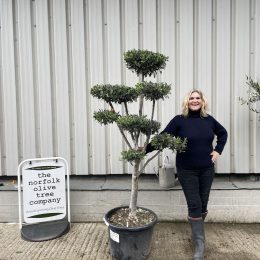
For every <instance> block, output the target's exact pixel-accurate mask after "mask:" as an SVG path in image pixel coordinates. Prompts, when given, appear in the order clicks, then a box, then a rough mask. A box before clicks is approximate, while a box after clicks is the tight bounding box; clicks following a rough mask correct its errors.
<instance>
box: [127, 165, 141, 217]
mask: <svg viewBox="0 0 260 260" xmlns="http://www.w3.org/2000/svg"><path fill="white" fill-rule="evenodd" d="M139 164H140V162H135V165H134V172H133V174H132V189H131V198H130V205H129V208H130V216H135V215H136V207H137V195H138V169H139Z"/></svg>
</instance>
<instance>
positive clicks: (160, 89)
mask: <svg viewBox="0 0 260 260" xmlns="http://www.w3.org/2000/svg"><path fill="white" fill-rule="evenodd" d="M136 89H137V91H138V93H139V94H141V95H143V96H144V97H145V99H146V100H151V101H153V100H159V99H164V98H166V97H168V96H167V95H168V94H169V93H170V91H171V85H169V84H167V83H163V82H161V83H154V82H151V81H150V82H142V83H138V84H136Z"/></svg>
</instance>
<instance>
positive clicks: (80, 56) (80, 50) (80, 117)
mask: <svg viewBox="0 0 260 260" xmlns="http://www.w3.org/2000/svg"><path fill="white" fill-rule="evenodd" d="M83 10H84V8H83V0H76V1H74V0H73V1H71V58H72V59H71V63H72V64H71V69H72V82H71V83H72V86H71V88H72V89H73V101H72V103H73V108H72V110H73V120H74V122H73V131H74V138H75V141H74V152H73V155H72V156H75V169H74V174H78V173H79V172H81V173H83V174H87V172H88V160H87V158H88V140H87V135H88V127H87V126H88V123H87V121H88V118H87V117H86V112H87V100H86V97H87V94H86V92H87V91H89V90H88V89H87V88H86V68H85V44H84V41H85V38H84V17H83V14H84V12H83Z"/></svg>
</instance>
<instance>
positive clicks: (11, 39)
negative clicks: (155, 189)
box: [0, 0, 260, 175]
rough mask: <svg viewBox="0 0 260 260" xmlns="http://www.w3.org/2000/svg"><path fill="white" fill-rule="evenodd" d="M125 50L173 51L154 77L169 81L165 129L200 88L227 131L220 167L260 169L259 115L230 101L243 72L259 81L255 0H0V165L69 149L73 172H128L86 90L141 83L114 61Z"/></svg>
mask: <svg viewBox="0 0 260 260" xmlns="http://www.w3.org/2000/svg"><path fill="white" fill-rule="evenodd" d="M132 48H143V49H149V50H152V51H158V52H161V53H163V54H165V55H167V56H169V62H168V63H167V67H166V70H165V71H164V72H163V73H162V74H161V75H159V76H158V77H157V78H156V79H154V78H152V79H151V80H160V81H165V82H167V83H171V84H172V92H171V95H170V98H169V99H166V100H165V102H163V103H162V102H160V103H159V104H157V106H156V109H157V110H156V111H157V112H156V118H157V119H158V120H159V121H161V122H162V128H163V127H164V126H165V125H166V124H167V123H168V121H169V120H170V119H171V118H172V117H173V116H174V115H175V114H177V113H179V112H180V104H181V101H182V98H183V96H184V94H185V93H186V92H187V91H189V90H190V89H192V88H199V89H201V90H202V91H204V92H205V94H206V96H207V97H208V99H209V103H210V107H211V114H212V115H213V116H215V117H216V119H217V120H218V121H219V122H220V123H222V124H223V125H224V126H225V127H226V128H227V130H228V133H229V139H228V143H227V145H226V148H225V151H224V153H223V155H222V157H221V159H220V161H219V163H218V165H217V172H218V173H231V172H232V173H253V172H258V173H259V172H260V164H259V163H257V162H258V159H259V158H260V134H259V130H260V122H259V121H258V116H257V115H255V114H253V113H251V112H249V110H248V108H247V107H246V106H241V105H240V103H239V102H238V97H239V96H246V90H247V87H246V75H250V76H251V77H252V78H253V79H254V80H257V81H260V1H258V0H175V1H174V0H55V1H51V0H35V1H31V0H14V1H9V0H0V141H1V143H0V157H1V160H0V171H1V172H0V175H16V169H17V165H18V163H19V162H20V161H22V160H24V159H28V158H34V157H50V156H62V157H64V158H66V159H67V160H68V162H69V164H70V167H71V172H72V174H76V175H81V174H122V173H129V172H130V171H131V167H129V165H127V164H125V163H123V162H122V161H120V160H119V158H120V151H121V150H122V148H123V147H124V144H123V141H122V138H121V136H120V134H119V131H118V130H117V128H116V126H114V125H113V126H108V127H104V126H100V125H99V124H97V123H96V122H95V121H94V120H93V118H92V114H93V111H95V110H98V109H99V108H103V107H104V104H103V102H100V101H98V100H95V99H93V98H92V97H91V96H90V93H89V92H90V88H91V86H93V85H94V84H97V83H108V82H109V83H112V84H114V83H124V84H127V85H130V86H133V85H134V84H135V83H136V82H137V81H138V79H137V77H136V76H135V75H134V74H133V73H131V72H130V71H128V70H127V69H126V67H125V65H124V63H123V61H122V53H123V52H124V51H126V50H129V49H132ZM118 109H120V110H121V107H118ZM136 109H137V107H136V106H131V110H132V111H135V110H136ZM150 110H151V108H150V106H149V104H147V105H146V106H145V111H146V112H147V113H150ZM166 154H169V155H171V154H170V153H168V152H165V153H164V155H166ZM164 155H163V156H164ZM173 158H174V156H171V161H172V163H173ZM160 161H161V158H159V161H158V160H155V161H154V162H153V164H152V165H151V166H149V167H148V168H147V172H148V173H152V172H153V168H154V166H156V165H157V163H158V162H160Z"/></svg>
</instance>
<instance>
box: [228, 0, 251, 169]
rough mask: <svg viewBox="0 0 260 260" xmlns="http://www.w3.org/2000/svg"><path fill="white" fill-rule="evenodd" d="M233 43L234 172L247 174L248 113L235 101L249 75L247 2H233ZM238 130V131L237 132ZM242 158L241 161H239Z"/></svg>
mask: <svg viewBox="0 0 260 260" xmlns="http://www.w3.org/2000/svg"><path fill="white" fill-rule="evenodd" d="M235 4H236V5H235V8H236V9H235V10H236V17H235V22H236V24H235V42H234V43H233V48H234V54H235V56H234V60H233V62H234V64H233V66H234V79H233V82H234V101H233V102H234V104H233V106H234V117H233V118H231V120H234V130H235V131H234V133H232V134H234V147H235V154H234V158H235V161H234V162H235V171H236V172H238V173H244V172H247V171H248V169H249V111H248V109H245V107H243V106H241V105H240V103H239V102H237V101H236V97H239V96H243V95H244V93H245V92H244V88H245V79H246V75H248V74H249V13H250V12H249V10H250V9H249V0H248V1H245V0H238V1H236V2H235ZM238 129H239V131H238ZM241 158H243V160H241Z"/></svg>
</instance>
